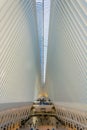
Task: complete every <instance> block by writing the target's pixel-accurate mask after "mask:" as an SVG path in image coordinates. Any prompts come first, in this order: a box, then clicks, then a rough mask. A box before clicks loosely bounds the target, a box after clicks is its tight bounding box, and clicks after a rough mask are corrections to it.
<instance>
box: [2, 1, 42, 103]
mask: <svg viewBox="0 0 87 130" xmlns="http://www.w3.org/2000/svg"><path fill="white" fill-rule="evenodd" d="M35 6H36V5H35V1H34V0H7V1H6V0H0V103H1V102H23V101H31V100H33V98H34V97H35V96H36V95H37V93H38V88H39V87H40V60H39V59H40V56H39V45H38V35H37V20H36V8H35ZM35 90H36V93H35Z"/></svg>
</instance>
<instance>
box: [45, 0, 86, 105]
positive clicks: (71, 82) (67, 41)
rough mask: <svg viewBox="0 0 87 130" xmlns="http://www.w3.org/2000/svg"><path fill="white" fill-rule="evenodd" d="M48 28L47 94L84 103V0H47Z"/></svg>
mask: <svg viewBox="0 0 87 130" xmlns="http://www.w3.org/2000/svg"><path fill="white" fill-rule="evenodd" d="M49 28H50V29H49V44H48V59H47V75H46V88H47V90H48V93H49V96H50V97H51V98H52V99H53V100H56V101H64V102H80V103H87V1H86V0H51V12H50V27H49Z"/></svg>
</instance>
